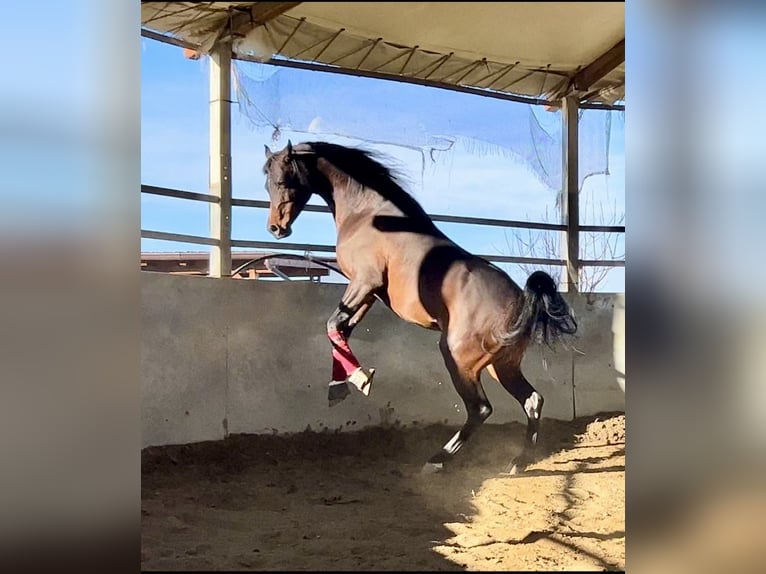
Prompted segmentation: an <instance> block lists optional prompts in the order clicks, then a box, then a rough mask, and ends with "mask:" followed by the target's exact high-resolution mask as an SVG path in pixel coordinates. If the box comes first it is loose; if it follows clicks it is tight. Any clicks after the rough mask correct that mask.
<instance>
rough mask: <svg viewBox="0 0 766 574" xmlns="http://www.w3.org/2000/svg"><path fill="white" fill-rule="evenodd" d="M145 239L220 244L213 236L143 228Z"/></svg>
mask: <svg viewBox="0 0 766 574" xmlns="http://www.w3.org/2000/svg"><path fill="white" fill-rule="evenodd" d="M141 237H142V238H143V239H161V240H163V241H177V242H179V243H198V244H200V245H218V240H217V239H213V238H212V237H200V236H199V235H184V234H182V233H166V232H165V231H151V230H149V229H142V230H141Z"/></svg>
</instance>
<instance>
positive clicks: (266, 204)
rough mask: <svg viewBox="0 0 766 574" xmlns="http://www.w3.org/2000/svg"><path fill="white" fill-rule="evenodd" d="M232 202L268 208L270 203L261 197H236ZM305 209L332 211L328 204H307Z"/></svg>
mask: <svg viewBox="0 0 766 574" xmlns="http://www.w3.org/2000/svg"><path fill="white" fill-rule="evenodd" d="M231 204H232V205H233V206H236V207H256V208H259V209H268V208H269V207H270V204H269V202H268V201H261V200H260V199H236V198H233V199H232V200H231ZM303 211H313V212H316V213H331V211H330V208H329V207H327V206H326V205H306V206H304V207H303Z"/></svg>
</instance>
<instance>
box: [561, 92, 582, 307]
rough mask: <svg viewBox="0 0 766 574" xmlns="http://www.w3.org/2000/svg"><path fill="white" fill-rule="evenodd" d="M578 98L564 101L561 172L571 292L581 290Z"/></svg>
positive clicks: (565, 254)
mask: <svg viewBox="0 0 766 574" xmlns="http://www.w3.org/2000/svg"><path fill="white" fill-rule="evenodd" d="M578 112H579V110H578V98H577V97H574V96H568V97H566V98H564V99H563V101H562V108H561V116H562V122H563V130H562V134H561V135H562V137H561V142H562V161H563V164H562V170H561V171H562V176H563V182H562V183H563V188H562V197H561V221H562V223H563V224H564V225H566V226H567V230H566V232H565V234H564V241H565V244H566V249H565V250H563V252H564V260H565V261H566V270H565V278H566V281H565V282H564V283H565V286H566V290H567V291H569V292H574V293H576V292H578V291H579V290H580V193H579V189H580V171H579V166H578V158H579V154H578V149H579V148H578V134H579V130H578V125H577V120H578Z"/></svg>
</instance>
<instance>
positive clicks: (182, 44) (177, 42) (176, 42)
mask: <svg viewBox="0 0 766 574" xmlns="http://www.w3.org/2000/svg"><path fill="white" fill-rule="evenodd" d="M141 35H142V36H143V37H144V38H149V39H150V40H157V41H158V42H164V43H165V44H172V45H173V46H178V47H179V48H189V49H190V50H199V48H200V47H199V46H198V45H197V44H192V43H191V42H187V41H186V40H181V39H180V38H173V37H172V36H166V35H165V34H159V33H157V32H153V31H152V30H148V29H147V28H141Z"/></svg>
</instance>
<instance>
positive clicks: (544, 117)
mask: <svg viewBox="0 0 766 574" xmlns="http://www.w3.org/2000/svg"><path fill="white" fill-rule="evenodd" d="M141 64H142V70H141V132H142V134H141V144H142V149H141V165H142V167H141V181H142V183H144V184H149V185H157V186H163V187H170V188H176V189H183V190H189V191H199V192H207V188H208V161H209V160H208V130H209V125H208V121H209V119H208V100H209V93H208V91H209V87H208V69H207V61H206V60H205V59H204V58H203V59H201V60H198V61H193V60H187V59H185V58H184V57H183V53H182V50H181V49H180V48H177V47H175V46H170V45H167V44H162V43H160V42H156V41H152V40H148V39H144V38H142V59H141ZM237 65H238V66H240V67H241V68H240V69H242V70H243V71H245V72H246V73H247V75H248V76H249V77H253V78H257V79H260V80H265V79H268V78H270V77H272V76H273V74H274V73H276V72H279V73H280V76H279V79H278V87H279V90H280V91H279V97H278V98H277V97H268V95H269V93H270V92H269V91H268V90H269V89H270V86H271V84H274V83H275V82H273V81H272V82H266V83H263V84H259V85H258V87H257V89H254V90H253V91H250V92H248V93H250V94H251V95H255V96H260V101H258V100H259V98H258V97H254V99H255V100H256V102H255V103H256V105H257V106H258V108H259V112H261V111H262V112H263V113H265V114H266V115H267V116H268V117H269V119H270V121H274V120H275V118H277V119H280V120H282V121H292V122H293V123H294V126H295V128H294V129H295V130H301V131H290V130H288V129H284V130H283V131H282V132H281V134H280V136H279V137H278V139H277V140H276V141H272V135H273V128H271V127H268V126H264V127H257V126H254V125H253V123H252V122H250V121H249V119H248V118H247V117H246V116H244V115H243V114H242V113H240V111H239V107H238V106H237V105H234V106H233V107H232V182H233V193H234V196H235V197H238V198H248V199H264V200H265V199H267V197H266V193H265V191H264V188H263V183H264V180H263V175H262V173H261V167H262V165H263V158H264V156H263V145H264V144H268V145H270V146H271V147H272V149H280V148H282V147H283V146H284V145H285V144H286V142H287V139H288V138H289V139H291V140H292V142H293V143H297V142H300V141H306V140H311V139H325V140H330V141H336V142H338V143H343V144H349V145H357V144H360V143H361V144H364V145H365V146H366V147H369V148H372V149H375V150H377V151H380V152H382V153H384V154H386V155H387V156H388V157H390V158H391V159H392V161H393V165H394V167H396V168H398V169H399V171H401V172H402V173H403V174H404V175H405V177H406V181H407V183H408V185H407V186H406V187H407V189H408V191H409V192H410V193H411V194H412V195H413V196H414V197H415V198H416V199H417V200H418V201H420V202H421V203H422V204H423V205H424V207H425V208H426V210H427V211H428V212H430V213H440V214H451V215H463V216H476V217H491V218H501V219H527V220H534V221H542V220H544V214H545V212H546V209H547V212H548V220H549V221H551V222H553V221H554V220H555V217H556V208H555V204H554V202H555V196H556V193H555V192H554V191H551V189H550V188H549V187H546V185H545V184H544V183H543V182H542V181H541V179H540V178H539V177H537V176H536V175H535V174H534V173H533V171H532V170H531V169H530V168H529V167H527V165H525V163H524V162H523V161H521V160H519V159H518V158H515V157H514V156H513V155H508V154H504V155H503V154H498V153H494V152H497V151H498V150H500V149H501V147H498V146H496V147H494V148H493V147H492V145H491V144H492V143H493V142H494V143H499V144H501V146H507V145H511V144H512V143H513V141H515V140H520V139H523V138H524V137H525V134H528V133H529V129H530V128H529V125H530V119H529V118H530V108H529V107H528V106H525V105H523V104H516V103H513V102H506V101H501V100H494V99H489V98H482V97H480V96H470V95H466V94H458V93H456V92H447V91H445V90H438V89H435V88H425V87H420V86H412V85H406V84H401V83H396V82H385V81H381V80H369V79H363V78H353V77H347V76H340V75H334V74H319V73H311V72H304V71H299V72H295V71H292V70H289V71H288V70H285V69H284V68H275V67H273V66H265V65H257V64H242V63H237ZM283 72H284V73H283ZM271 87H275V86H271ZM235 98H236V94H235ZM468 110H470V113H469V112H468ZM533 113H534V118H535V120H536V121H537V122H539V123H540V125H541V126H542V127H543V128H544V129H546V130H549V131H551V133H554V134H555V131H556V129H557V128H558V127H559V122H560V116H559V114H556V113H550V112H545V111H543V110H542V109H541V108H537V109H534V110H533ZM594 113H595V114H599V113H602V112H594ZM615 115H616V114H615ZM343 124H345V125H343ZM317 126H319V127H320V128H321V129H322V130H323V131H324V130H330V131H334V130H336V129H342V130H353V129H356V132H355V133H357V134H362V135H363V137H365V138H368V139H369V140H373V141H381V140H387V141H397V142H398V143H407V142H410V143H412V144H413V145H412V147H405V146H403V145H385V144H371V143H368V142H362V141H360V140H355V139H348V138H345V137H339V136H330V135H325V134H319V133H308V131H309V130H310V129H314V128H316V127H317ZM440 130H444V131H443V132H440ZM345 133H348V132H345ZM456 134H457V135H460V134H464V135H465V134H469V135H470V136H471V138H464V139H460V138H458V140H457V141H456V143H455V144H454V146H453V147H452V148H451V149H449V150H448V151H439V152H435V153H434V154H433V156H430V155H429V154H425V155H424V154H423V152H422V151H421V149H420V148H419V147H418V146H420V145H423V144H425V143H427V142H429V141H430V142H437V145H436V147H437V148H438V147H443V144H442V143H440V142H443V141H444V139H443V137H442V138H440V137H439V136H446V137H448V138H450V137H452V136H454V135H456ZM477 136H479V137H481V138H483V142H482V141H477ZM360 137H361V136H360ZM453 139H454V138H453ZM487 143H489V149H487ZM550 144H551V145H550V146H549V147H548V148H545V149H543V153H544V152H545V151H547V152H548V153H549V154H558V153H560V152H559V151H558V150H559V147H558V146H559V144H558V142H557V141H551V142H550ZM477 146H478V147H479V148H481V151H482V152H483V153H479V150H477ZM555 159H556V161H557V157H556V158H555ZM609 162H610V175H609V176H608V177H607V176H603V175H594V176H592V177H590V178H588V179H587V180H586V181H585V183H584V186H583V190H582V198H583V201H587V202H588V209H585V210H583V209H582V208H581V211H583V216H582V217H581V223H584V224H587V223H591V224H613V223H614V222H613V221H612V218H613V217H614V216H615V215H614V213H613V212H614V210H615V209H616V214H617V216H619V215H621V214H623V213H624V200H625V192H624V180H625V176H624V123H623V121H622V119H615V118H613V119H612V132H611V140H610V146H609ZM553 165H554V167H555V168H556V169H558V168H560V165H559V164H557V163H555V162H554V164H553ZM554 179H558V176H556V177H555V178H554ZM313 202H315V203H319V200H315V201H313ZM602 206H603V207H604V208H605V209H606V211H605V215H604V216H603V219H602V216H601V215H600V209H601V207H602ZM593 207H595V208H596V210H595V211H596V217H595V219H594V218H593V217H592V216H591V215H592V212H593V211H594V210H593V209H592V208H593ZM266 216H267V213H266V210H260V209H250V208H234V214H233V222H232V236H233V237H234V238H235V239H248V240H260V241H271V240H273V239H272V237H271V236H270V235H268V233H267V232H266V231H265V222H266ZM141 220H142V221H141V226H142V228H143V229H151V230H157V231H168V232H174V233H187V234H194V235H203V236H204V235H207V233H208V206H207V205H206V204H203V203H199V202H191V201H184V200H177V199H172V198H163V197H158V196H150V195H146V194H143V195H142V202H141ZM439 226H440V227H441V228H442V229H443V230H444V231H445V232H446V233H447V234H448V235H449V236H450V237H451V238H452V239H453V240H455V241H456V242H457V243H458V244H460V245H461V246H463V247H465V248H467V249H469V250H470V251H472V252H474V253H477V254H484V255H492V254H503V255H519V254H521V253H519V252H518V251H517V250H516V247H515V245H516V244H515V241H514V239H513V235H512V234H513V232H512V231H511V230H507V231H506V230H503V229H502V228H494V227H486V226H475V225H458V224H439ZM552 237H553V236H552ZM334 240H335V228H334V225H333V222H332V219H331V218H330V217H329V215H326V214H314V213H303V214H302V215H301V216H300V218H299V219H298V221H297V222H296V224H295V225H294V232H293V235H292V236H291V238H290V241H291V242H293V241H294V242H301V243H320V244H329V245H332V244H334ZM618 241H619V246H618V253H620V254H621V253H624V247H623V246H624V240H623V238H622V237H619V238H618ZM141 248H142V250H143V251H201V250H205V249H206V248H205V246H199V245H191V244H180V243H171V242H165V241H156V240H147V239H142V241H141ZM538 256H540V255H538ZM501 266H502V267H503V268H505V269H506V271H508V272H509V273H510V274H511V275H512V277H514V279H517V280H520V281H523V280H524V277H525V275H526V274H525V273H524V272H523V271H522V270H521V269H519V268H518V267H517V266H515V265H501ZM599 290H605V291H622V290H624V271H623V270H622V269H614V270H612V271H611V272H610V274H609V276H608V278H607V280H606V281H605V282H604V283H603V284H602V285H601V286H600V287H599Z"/></svg>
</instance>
